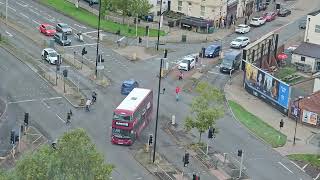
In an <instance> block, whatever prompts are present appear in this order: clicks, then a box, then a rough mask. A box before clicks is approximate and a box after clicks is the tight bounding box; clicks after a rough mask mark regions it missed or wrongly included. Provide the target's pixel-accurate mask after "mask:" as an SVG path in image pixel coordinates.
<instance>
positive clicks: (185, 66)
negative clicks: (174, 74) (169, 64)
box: [178, 56, 196, 71]
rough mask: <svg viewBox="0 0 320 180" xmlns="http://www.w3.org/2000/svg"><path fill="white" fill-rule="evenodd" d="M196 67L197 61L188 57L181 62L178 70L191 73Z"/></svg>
mask: <svg viewBox="0 0 320 180" xmlns="http://www.w3.org/2000/svg"><path fill="white" fill-rule="evenodd" d="M195 66H196V60H195V58H194V57H192V56H186V57H184V58H183V59H182V61H180V63H179V66H178V69H179V70H185V71H190V70H191V69H192V68H194V67H195Z"/></svg>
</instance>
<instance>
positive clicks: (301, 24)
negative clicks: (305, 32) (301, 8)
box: [299, 19, 307, 29]
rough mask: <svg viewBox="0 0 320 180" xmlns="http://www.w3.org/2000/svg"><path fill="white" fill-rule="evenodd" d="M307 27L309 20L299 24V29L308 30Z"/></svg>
mask: <svg viewBox="0 0 320 180" xmlns="http://www.w3.org/2000/svg"><path fill="white" fill-rule="evenodd" d="M306 25H307V20H305V19H304V20H302V21H300V23H299V29H306Z"/></svg>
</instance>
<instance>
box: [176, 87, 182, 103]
mask: <svg viewBox="0 0 320 180" xmlns="http://www.w3.org/2000/svg"><path fill="white" fill-rule="evenodd" d="M180 91H181V90H180V87H179V86H177V87H176V101H179V95H180Z"/></svg>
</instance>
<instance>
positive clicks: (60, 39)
mask: <svg viewBox="0 0 320 180" xmlns="http://www.w3.org/2000/svg"><path fill="white" fill-rule="evenodd" d="M53 38H54V41H55V42H57V43H58V44H60V45H61V46H70V45H71V39H68V36H66V35H63V34H62V33H56V34H55V35H54V36H53Z"/></svg>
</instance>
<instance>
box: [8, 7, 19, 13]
mask: <svg viewBox="0 0 320 180" xmlns="http://www.w3.org/2000/svg"><path fill="white" fill-rule="evenodd" d="M8 8H9V9H11V10H12V11H14V12H17V10H15V9H13V8H12V7H10V6H8Z"/></svg>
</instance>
